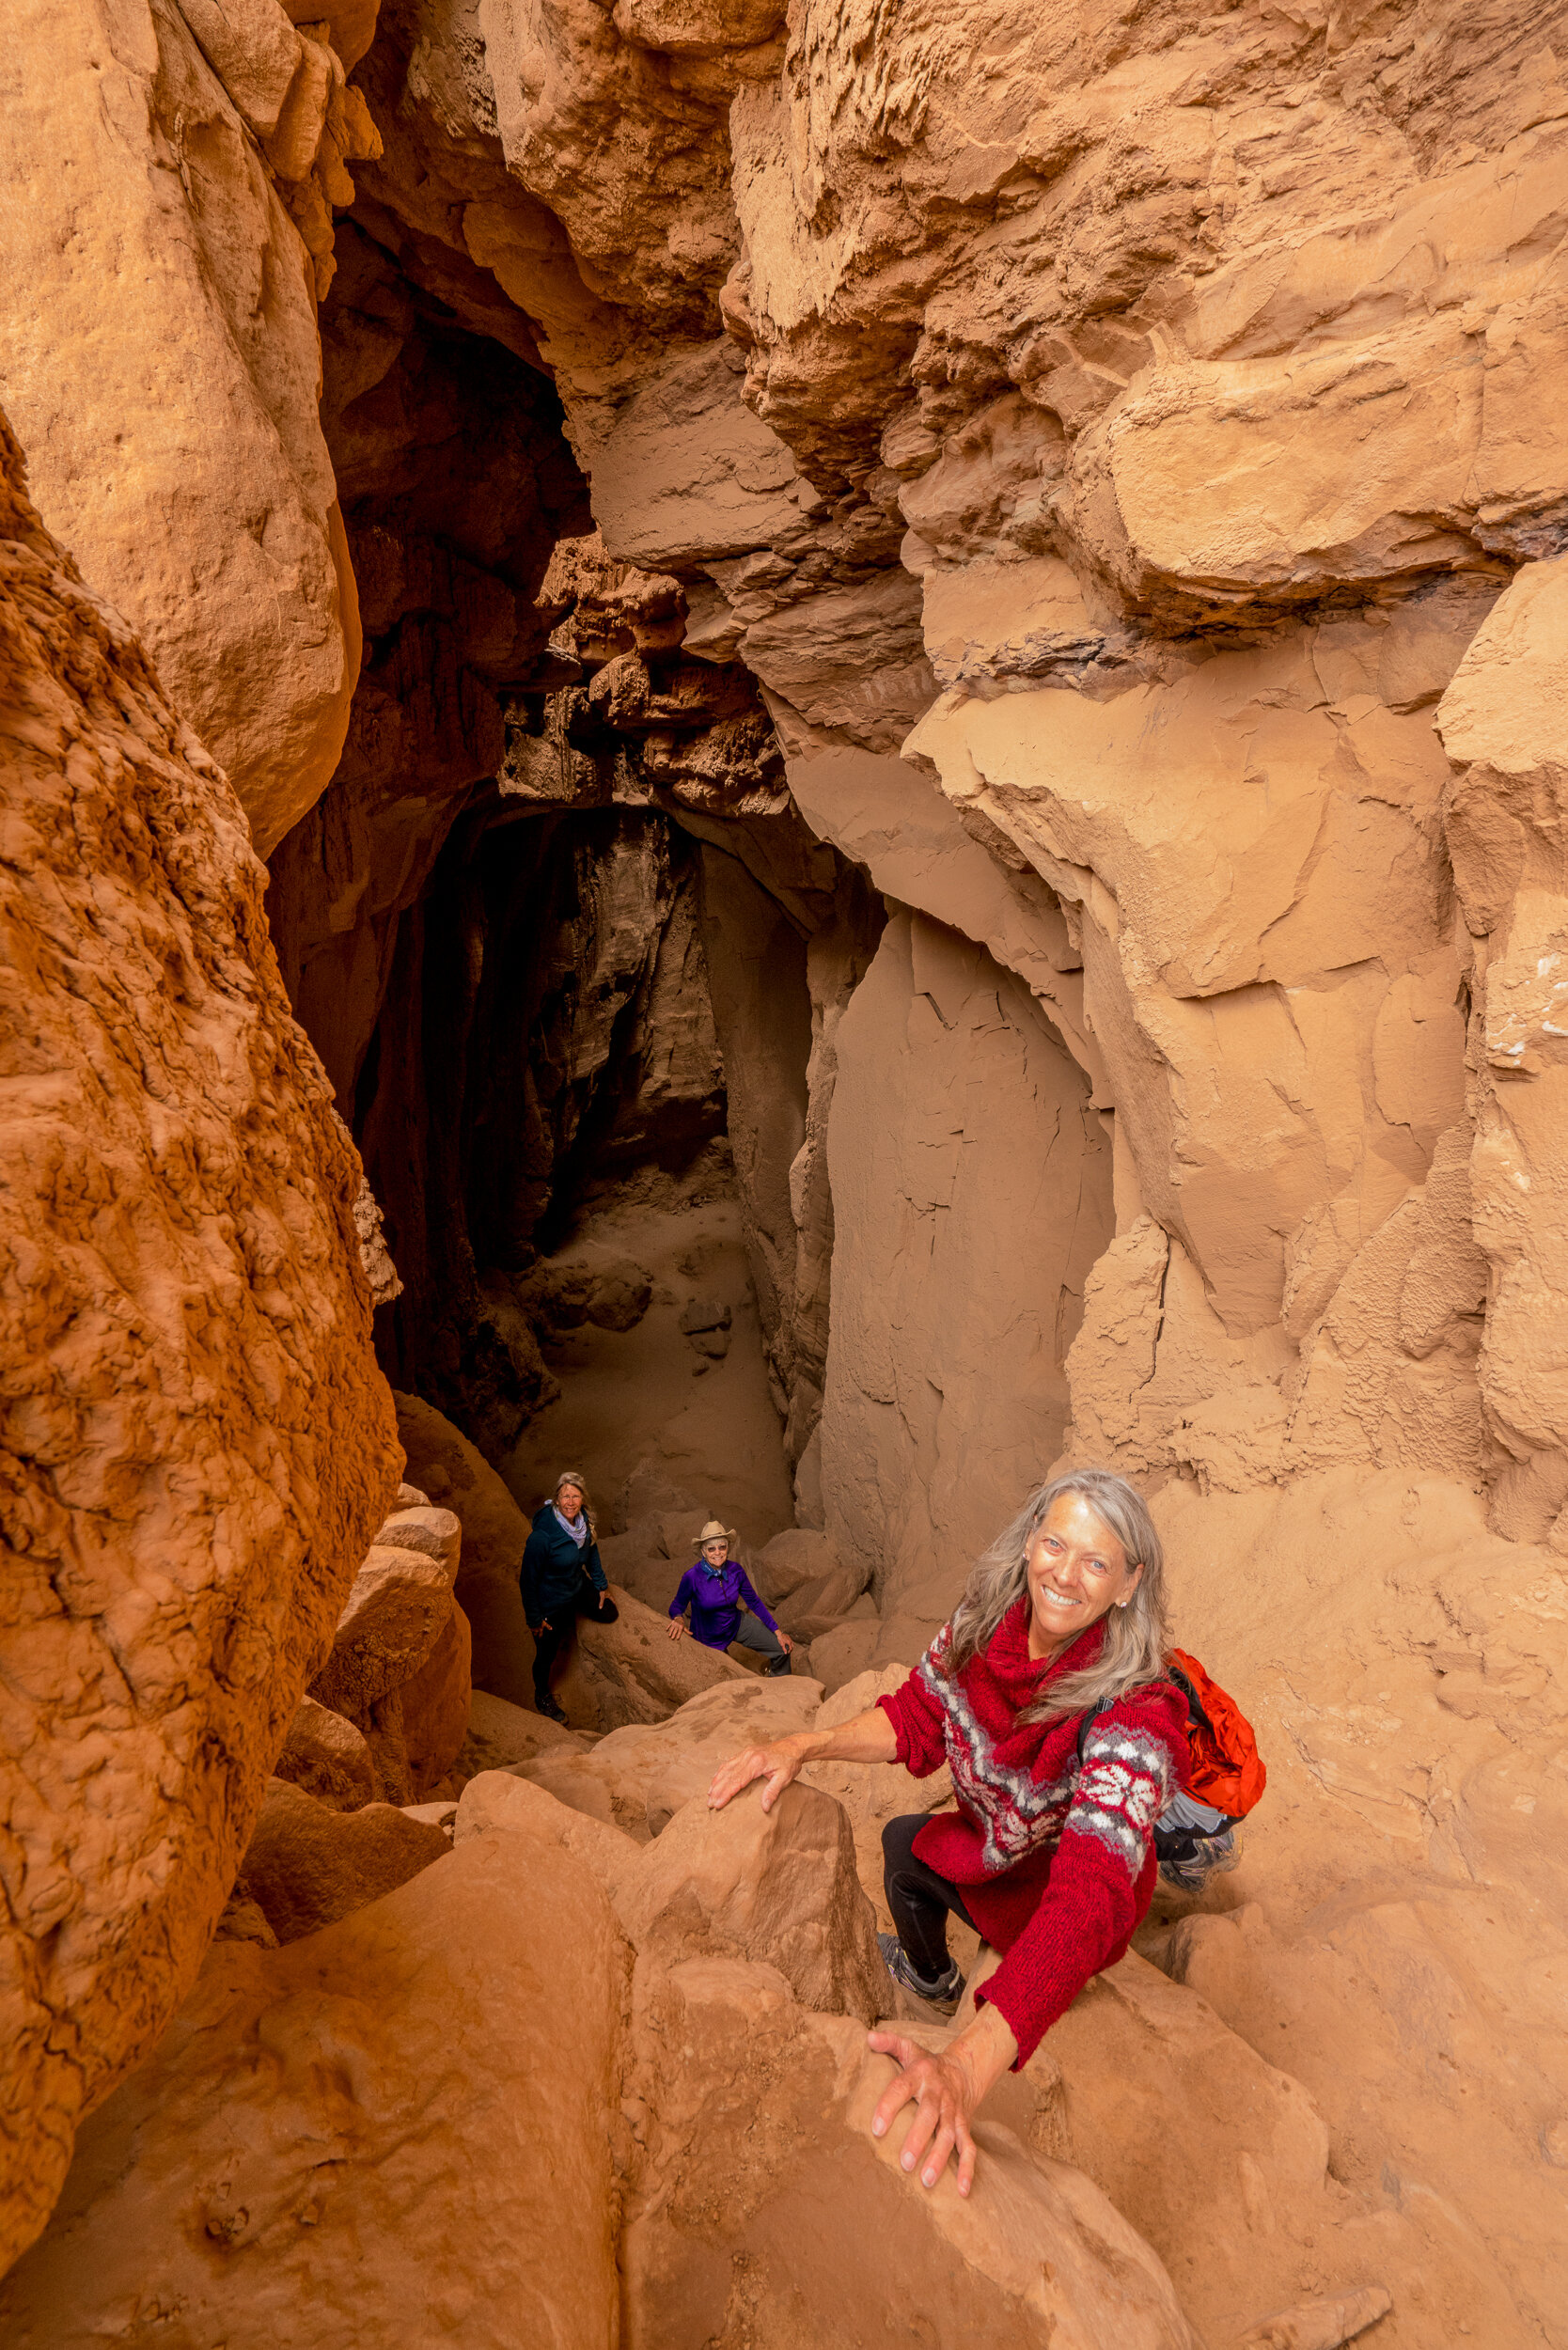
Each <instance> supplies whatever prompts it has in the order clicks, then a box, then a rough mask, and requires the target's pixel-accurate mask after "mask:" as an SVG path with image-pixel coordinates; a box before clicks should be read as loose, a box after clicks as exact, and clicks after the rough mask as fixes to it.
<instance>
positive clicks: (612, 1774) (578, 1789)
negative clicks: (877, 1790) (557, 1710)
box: [518, 1675, 837, 1843]
mask: <svg viewBox="0 0 1568 2350" xmlns="http://www.w3.org/2000/svg"><path fill="white" fill-rule="evenodd" d="M818 1701H819V1692H818V1690H817V1688H816V1685H815V1684H814V1683H812V1682H809V1681H804V1680H794V1679H792V1678H784V1677H782V1676H781V1677H780V1678H779V1679H778V1680H776V1681H766V1680H764V1681H762V1682H760V1683H759V1682H758V1681H756V1680H754V1679H753V1678H752V1677H751V1676H750V1675H746V1676H745V1678H743V1679H740V1680H737V1681H722V1682H719V1683H718V1684H716V1685H715V1686H714V1687H713V1688H711V1689H705V1690H703V1692H702V1693H701V1695H700V1696H698V1697H695V1698H688V1699H687V1700H686V1702H685V1703H684V1705H682V1706H680V1707H679V1708H678V1709H677V1710H676V1712H674V1713H673V1714H671V1715H670V1716H669V1718H668V1719H667V1720H666V1721H661V1722H651V1723H649V1724H647V1725H643V1724H635V1725H630V1724H629V1725H628V1726H627V1727H625V1728H624V1729H621V1730H612V1731H610V1732H609V1733H608V1735H607V1736H605V1737H603V1738H601V1739H599V1740H598V1741H597V1743H596V1744H595V1745H594V1746H593V1747H591V1748H590V1749H588V1751H587V1752H583V1751H579V1750H575V1749H576V1742H573V1746H572V1747H566V1746H562V1747H547V1748H546V1749H545V1750H544V1751H543V1752H542V1753H541V1754H539V1755H538V1756H537V1757H533V1758H530V1759H528V1760H526V1761H524V1762H521V1763H520V1764H519V1768H518V1776H519V1777H520V1778H526V1779H528V1780H530V1781H531V1782H532V1784H533V1785H534V1786H536V1787H543V1788H545V1789H547V1790H548V1792H549V1793H550V1794H552V1795H554V1796H555V1797H556V1799H557V1802H559V1803H563V1804H568V1805H570V1806H571V1807H572V1809H573V1810H578V1811H583V1812H586V1813H588V1815H589V1816H590V1817H592V1818H594V1819H598V1820H604V1821H608V1822H609V1823H611V1824H612V1825H614V1826H616V1827H618V1828H620V1829H621V1830H623V1831H624V1833H625V1834H627V1835H628V1836H635V1838H636V1840H637V1841H638V1842H639V1843H647V1842H648V1841H650V1840H651V1838H652V1837H655V1836H658V1835H661V1834H662V1833H663V1831H664V1829H665V1828H666V1827H667V1826H668V1825H669V1822H670V1820H671V1819H672V1818H673V1817H674V1815H675V1813H676V1812H677V1811H679V1810H681V1809H682V1806H683V1805H685V1804H687V1803H689V1802H691V1801H692V1799H693V1798H694V1797H695V1796H698V1795H705V1794H707V1792H708V1788H709V1786H710V1785H711V1783H712V1781H713V1776H714V1774H715V1772H716V1771H717V1770H718V1769H719V1768H720V1766H721V1765H722V1764H723V1763H728V1762H729V1759H730V1757H731V1756H732V1755H733V1754H734V1753H735V1752H736V1751H737V1749H738V1748H739V1747H743V1746H745V1745H747V1744H749V1743H751V1742H752V1741H754V1740H760V1739H768V1738H782V1737H787V1736H788V1735H789V1733H790V1732H791V1731H796V1730H804V1729H806V1728H807V1727H808V1725H809V1724H810V1723H811V1722H812V1721H814V1720H815V1718H816V1716H817V1706H818ZM833 1792H835V1793H836V1792H837V1790H834V1791H833Z"/></svg>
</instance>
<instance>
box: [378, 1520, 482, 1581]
mask: <svg viewBox="0 0 1568 2350" xmlns="http://www.w3.org/2000/svg"><path fill="white" fill-rule="evenodd" d="M376 1542H377V1543H378V1544H379V1546H380V1547H381V1548H382V1549H383V1550H412V1551H415V1552H416V1553H417V1554H418V1556H419V1557H420V1558H423V1559H433V1560H434V1561H435V1563H436V1564H437V1566H440V1567H444V1568H445V1569H446V1573H447V1582H448V1583H455V1582H456V1580H457V1577H458V1575H460V1574H461V1573H462V1565H461V1561H462V1557H463V1521H462V1519H461V1518H460V1517H459V1516H458V1515H457V1513H456V1512H455V1511H451V1510H440V1509H437V1508H436V1507H435V1506H434V1505H433V1504H432V1503H431V1502H428V1501H427V1502H422V1503H421V1502H415V1503H412V1504H404V1503H400V1505H399V1507H398V1508H397V1509H396V1510H394V1511H393V1512H392V1515H391V1516H390V1517H389V1518H384V1520H383V1521H382V1524H381V1527H380V1528H379V1529H378V1531H377V1534H376Z"/></svg>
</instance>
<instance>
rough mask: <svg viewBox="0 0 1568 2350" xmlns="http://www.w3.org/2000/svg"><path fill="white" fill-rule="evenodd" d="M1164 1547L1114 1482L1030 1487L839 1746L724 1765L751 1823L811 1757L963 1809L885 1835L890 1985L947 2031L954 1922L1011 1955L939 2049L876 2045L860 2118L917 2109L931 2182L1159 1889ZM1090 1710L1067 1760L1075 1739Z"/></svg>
mask: <svg viewBox="0 0 1568 2350" xmlns="http://www.w3.org/2000/svg"><path fill="white" fill-rule="evenodd" d="M1162 1585H1163V1557H1162V1553H1161V1549H1160V1538H1159V1536H1158V1534H1157V1533H1156V1532H1155V1530H1154V1526H1153V1521H1152V1519H1151V1517H1150V1515H1149V1512H1148V1510H1147V1508H1146V1507H1145V1505H1144V1502H1143V1499H1142V1496H1140V1495H1139V1494H1138V1493H1137V1492H1136V1491H1135V1489H1134V1488H1133V1487H1132V1486H1131V1485H1129V1484H1128V1483H1127V1481H1126V1480H1125V1478H1121V1477H1116V1476H1113V1475H1112V1473H1111V1472H1110V1471H1109V1470H1108V1469H1074V1470H1073V1471H1072V1472H1071V1473H1070V1474H1069V1475H1068V1476H1066V1477H1058V1478H1057V1479H1055V1480H1054V1481H1053V1482H1052V1483H1050V1484H1048V1485H1045V1486H1043V1488H1042V1489H1041V1491H1040V1492H1039V1493H1037V1494H1036V1495H1035V1496H1034V1498H1033V1499H1032V1500H1031V1501H1030V1502H1029V1504H1028V1506H1027V1509H1025V1510H1023V1511H1022V1512H1020V1513H1019V1515H1018V1516H1017V1517H1016V1518H1015V1519H1014V1520H1013V1522H1012V1524H1011V1526H1010V1527H1008V1528H1006V1530H1005V1531H1004V1532H1003V1533H1001V1534H1000V1535H998V1537H997V1538H996V1542H994V1543H992V1544H991V1547H990V1548H989V1549H988V1550H987V1551H985V1552H983V1553H982V1555H981V1557H980V1559H979V1560H978V1561H977V1563H976V1565H975V1567H974V1569H973V1571H972V1572H971V1574H970V1576H969V1581H968V1584H967V1586H966V1587H965V1590H964V1597H963V1598H962V1599H961V1600H960V1602H959V1604H958V1606H957V1607H956V1608H955V1609H954V1611H953V1617H952V1621H951V1622H950V1623H947V1624H944V1626H943V1627H942V1630H941V1631H940V1632H939V1633H938V1634H937V1637H936V1638H935V1639H934V1640H933V1642H932V1644H931V1646H930V1648H929V1649H928V1650H927V1651H926V1653H925V1655H924V1656H923V1657H922V1658H921V1660H920V1662H919V1664H918V1666H917V1668H916V1669H915V1671H914V1672H912V1673H911V1674H910V1676H909V1679H908V1680H907V1681H906V1682H905V1683H904V1684H903V1686H902V1688H901V1689H897V1690H895V1691H894V1693H893V1695H892V1696H891V1697H885V1698H879V1699H878V1700H877V1702H876V1704H875V1705H874V1706H872V1707H871V1709H870V1712H869V1713H865V1714H859V1715H857V1716H855V1719H854V1720H853V1721H849V1722H846V1723H844V1724H843V1725H842V1726H841V1727H840V1728H839V1729H838V1730H826V1731H809V1730H807V1731H797V1732H796V1734H795V1735H794V1736H793V1737H789V1738H780V1739H776V1741H775V1742H774V1743H773V1744H772V1745H770V1746H765V1747H748V1748H747V1749H746V1751H745V1753H744V1754H738V1755H736V1756H735V1758H734V1760H733V1761H732V1762H729V1763H726V1764H725V1766H724V1768H723V1770H721V1771H720V1772H719V1773H718V1776H717V1777H716V1778H714V1780H713V1786H712V1787H711V1788H710V1790H709V1793H708V1800H709V1802H710V1804H712V1805H713V1808H714V1809H715V1810H717V1809H718V1808H720V1807H721V1806H722V1805H724V1804H726V1803H728V1802H729V1799H730V1797H731V1796H732V1795H735V1794H738V1793H739V1792H740V1790H741V1789H742V1788H743V1787H746V1786H749V1785H750V1783H751V1781H752V1780H753V1779H756V1778H765V1779H766V1780H767V1785H766V1786H765V1787H764V1788H763V1790H762V1808H763V1810H769V1809H771V1807H772V1806H773V1805H774V1804H775V1803H776V1802H777V1800H778V1797H779V1796H780V1794H782V1793H783V1791H784V1789H785V1788H786V1787H787V1786H788V1785H789V1783H790V1781H791V1780H792V1778H794V1777H795V1775H796V1774H797V1772H798V1771H799V1770H800V1768H801V1766H802V1764H803V1763H814V1762H828V1761H841V1762H848V1763H902V1764H903V1766H904V1768H905V1769H906V1770H907V1771H910V1772H912V1773H913V1774H914V1776H915V1777H916V1778H925V1777H927V1776H928V1774H930V1773H931V1772H933V1771H934V1770H936V1769H938V1768H939V1767H940V1765H941V1764H942V1763H948V1764H949V1767H950V1769H951V1771H952V1779H953V1792H954V1794H955V1795H956V1796H957V1799H958V1809H957V1810H956V1811H937V1812H934V1813H929V1814H927V1813H917V1814H915V1815H913V1816H910V1817H906V1818H903V1819H897V1820H892V1821H889V1823H888V1825H887V1827H886V1830H885V1831H884V1834H883V1840H882V1841H883V1854H884V1859H885V1863H886V1890H887V1905H888V1908H889V1910H890V1911H891V1913H892V1917H893V1920H894V1923H895V1925H896V1926H897V1928H898V1935H897V1938H896V1940H895V1937H894V1936H893V1935H884V1936H883V1937H882V1940H883V1944H884V1949H885V1951H886V1955H887V1958H888V1966H889V1969H890V1971H891V1972H892V1974H893V1976H894V1978H895V1980H896V1981H897V1982H900V1983H902V1984H903V1985H904V1986H905V1987H906V1988H908V1989H909V1990H911V1991H913V1992H914V1993H915V1994H916V1996H917V1998H922V1999H925V2000H927V2001H929V2002H930V2004H931V2006H932V2007H933V2010H934V2011H935V2012H937V2013H941V2014H946V2015H950V2014H951V2013H952V2012H953V2009H954V2007H955V2006H956V2004H957V2001H958V1998H959V1995H960V1993H961V1992H962V1991H963V1988H964V1983H963V1980H962V1978H961V1977H960V1975H959V1973H958V1969H957V1967H956V1966H953V1965H952V1964H951V1962H950V1961H949V1956H948V1938H947V1918H948V1913H949V1911H951V1912H952V1913H953V1914H954V1915H956V1916H957V1917H959V1918H961V1919H964V1923H965V1924H967V1925H969V1926H971V1927H973V1929H974V1930H975V1932H976V1933H977V1934H979V1935H981V1936H982V1938H983V1939H984V1940H985V1941H987V1942H989V1943H990V1944H991V1945H992V1946H993V1948H994V1949H996V1950H997V1951H1001V1952H1002V1953H1003V1957H1002V1963H1001V1965H1000V1966H998V1967H997V1969H996V1973H995V1974H993V1975H991V1976H990V1977H989V1978H988V1979H987V1980H986V1981H985V1982H983V1983H981V1984H980V1986H979V1988H978V1989H977V1991H976V1994H975V2017H974V2021H973V2022H972V2023H970V2024H968V2025H966V2026H965V2028H964V2030H963V2031H961V2032H959V2033H958V2034H957V2035H956V2037H955V2038H954V2039H952V2040H950V2041H949V2043H948V2045H947V2046H946V2047H945V2048H943V2049H942V2050H941V2051H940V2052H939V2053H938V2054H936V2055H928V2054H927V2053H926V2052H925V2051H924V2050H923V2049H922V2048H920V2047H919V2046H917V2044H916V2043H915V2042H913V2041H911V2040H908V2039H906V2038H905V2037H904V2036H903V2035H902V2033H899V2032H891V2031H878V2032H873V2033H872V2034H871V2039H870V2045H871V2046H872V2047H873V2048H876V2049H880V2050H882V2051H883V2052H885V2053H886V2054H887V2055H890V2056H892V2057H894V2058H896V2059H897V2060H898V2063H899V2066H900V2068H901V2069H900V2072H899V2076H898V2078H897V2079H896V2080H895V2081H894V2082H893V2084H892V2086H891V2088H890V2089H889V2090H888V2091H887V2092H886V2095H885V2096H884V2097H883V2099H882V2102H881V2104H880V2105H879V2106H878V2107H877V2109H876V2113H875V2116H874V2118H873V2120H872V2123H871V2127H872V2130H873V2132H874V2133H875V2134H876V2136H877V2137H879V2138H880V2137H882V2136H883V2135H884V2134H885V2133H886V2130H887V2128H888V2127H889V2125H890V2124H891V2123H892V2121H893V2119H894V2117H895V2115H896V2114H897V2113H899V2111H900V2110H901V2109H902V2107H903V2106H905V2105H906V2104H909V2103H911V2102H913V2103H914V2105H915V2106H916V2108H917V2110H916V2115H915V2119H914V2122H913V2123H912V2124H911V2127H910V2130H909V2133H908V2136H907V2138H906V2139H905V2142H904V2147H903V2151H902V2156H901V2160H902V2164H903V2168H904V2169H905V2170H914V2168H915V2166H916V2164H917V2162H919V2161H920V2158H921V2156H922V2155H924V2157H925V2160H924V2163H923V2166H922V2169H921V2173H920V2175H921V2178H922V2179H923V2181H924V2183H925V2185H926V2186H935V2184H936V2181H937V2180H938V2179H939V2178H940V2176H941V2175H942V2172H943V2170H945V2169H946V2167H947V2163H948V2157H949V2154H954V2153H955V2152H956V2154H957V2157H958V2186H959V2192H960V2193H961V2194H964V2195H967V2193H968V2192H969V2188H970V2185H971V2183H972V2181H973V2178H974V2173H975V2142H974V2139H973V2137H972V2136H971V2134H970V2128H969V2123H970V2119H971V2117H972V2115H973V2113H974V2111H975V2108H976V2107H977V2106H978V2105H979V2104H980V2100H981V2098H982V2097H983V2096H984V2095H985V2093H986V2092H987V2090H989V2089H990V2088H991V2086H992V2084H993V2083H994V2082H995V2081H996V2080H999V2079H1000V2077H1001V2076H1002V2074H1003V2073H1004V2072H1006V2071H1007V2070H1008V2068H1009V2066H1011V2067H1012V2068H1013V2069H1015V2070H1016V2068H1017V2067H1018V2066H1019V2065H1021V2064H1024V2063H1027V2060H1028V2059H1029V2058H1030V2057H1031V2056H1032V2055H1033V2054H1034V2051H1035V2049H1036V2048H1037V2047H1038V2045H1039V2044H1040V2041H1041V2039H1042V2038H1043V2035H1044V2033H1045V2032H1046V2031H1047V2030H1048V2029H1049V2028H1050V2027H1051V2025H1052V2024H1054V2023H1055V2022H1056V2020H1057V2017H1058V2015H1061V2014H1064V2013H1066V2011H1067V2009H1068V2008H1069V2007H1071V2006H1072V2004H1073V2001H1074V1999H1075V1998H1076V1997H1077V1995H1078V1993H1079V1992H1080V1991H1081V1990H1082V1989H1083V1986H1084V1984H1085V1983H1086V1982H1088V1981H1089V1980H1090V1976H1092V1975H1096V1974H1098V1973H1099V1972H1100V1970H1101V1968H1102V1967H1105V1966H1114V1965H1115V1963H1116V1961H1117V1960H1118V1959H1119V1958H1121V1956H1122V1954H1123V1952H1124V1951H1126V1948H1127V1945H1128V1943H1129V1942H1130V1941H1131V1939H1132V1935H1133V1933H1134V1930H1135V1928H1136V1927H1137V1925H1138V1924H1139V1922H1140V1921H1141V1919H1143V1917H1144V1915H1145V1913H1146V1911H1147V1910H1148V1907H1149V1903H1150V1900H1151V1897H1152V1893H1153V1889H1154V1875H1155V1866H1156V1864H1155V1858H1154V1848H1153V1827H1154V1822H1155V1821H1156V1820H1157V1819H1158V1817H1159V1815H1160V1813H1161V1811H1162V1810H1164V1809H1165V1806H1166V1803H1167V1802H1168V1799H1169V1797H1170V1796H1171V1795H1172V1794H1174V1793H1175V1791H1176V1789H1177V1787H1178V1786H1179V1784H1180V1782H1181V1778H1182V1775H1183V1773H1184V1769H1185V1767H1186V1761H1187V1740H1186V1721H1187V1709H1186V1701H1185V1700H1184V1697H1183V1696H1182V1694H1181V1692H1180V1691H1179V1690H1178V1689H1177V1688H1176V1687H1175V1685H1174V1684H1172V1683H1171V1682H1168V1681H1167V1680H1165V1679H1164V1678H1163V1677H1162V1676H1163V1674H1164V1670H1165V1660H1166V1652H1167V1647H1168V1641H1167V1634H1166V1620H1165V1594H1164V1590H1163V1588H1162ZM1090 1708H1099V1709H1102V1710H1100V1711H1098V1712H1097V1713H1096V1714H1095V1716H1094V1719H1093V1721H1092V1723H1091V1725H1090V1731H1089V1734H1088V1736H1087V1737H1086V1739H1085V1741H1084V1755H1083V1761H1082V1763H1081V1764H1080V1762H1079V1758H1078V1731H1079V1726H1080V1724H1081V1722H1082V1719H1083V1716H1084V1715H1085V1714H1086V1713H1088V1712H1089V1711H1090Z"/></svg>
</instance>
